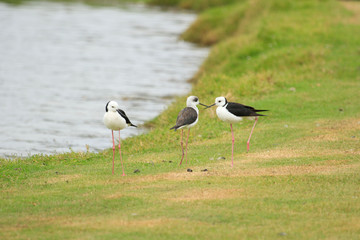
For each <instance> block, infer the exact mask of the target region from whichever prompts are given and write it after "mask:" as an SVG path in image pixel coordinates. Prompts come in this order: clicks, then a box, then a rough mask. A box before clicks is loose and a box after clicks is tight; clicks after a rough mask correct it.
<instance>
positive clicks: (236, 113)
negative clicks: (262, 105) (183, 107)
mask: <svg viewBox="0 0 360 240" xmlns="http://www.w3.org/2000/svg"><path fill="white" fill-rule="evenodd" d="M214 105H216V106H217V108H216V115H217V116H218V117H219V118H220V120H222V121H224V122H228V123H230V128H231V135H232V150H231V166H233V165H234V142H235V140H234V132H233V128H232V124H233V123H237V122H240V121H242V119H243V118H249V119H255V122H254V125H253V127H252V129H251V132H250V136H249V139H248V141H247V151H249V148H250V138H251V135H252V133H253V130H254V128H255V125H256V122H257V120H258V117H259V116H265V115H262V114H258V112H264V111H268V110H258V109H255V108H253V107H250V106H246V105H242V104H240V103H234V102H228V101H227V99H226V98H225V97H217V98H216V99H215V103H214V104H212V105H210V106H209V107H212V106H214ZM209 107H208V108H209Z"/></svg>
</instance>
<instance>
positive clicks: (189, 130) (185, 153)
mask: <svg viewBox="0 0 360 240" xmlns="http://www.w3.org/2000/svg"><path fill="white" fill-rule="evenodd" d="M189 135H190V128H189V131H188V135H187V138H186V145H185V151H186V152H185V155H186V157H185V158H186V164H187V145H188V140H189Z"/></svg>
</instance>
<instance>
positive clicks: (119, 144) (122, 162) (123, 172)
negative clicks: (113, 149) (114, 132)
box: [119, 131, 125, 176]
mask: <svg viewBox="0 0 360 240" xmlns="http://www.w3.org/2000/svg"><path fill="white" fill-rule="evenodd" d="M119 154H120V161H121V168H122V171H123V174H122V175H123V176H125V172H124V166H123V162H122V156H121V139H120V131H119Z"/></svg>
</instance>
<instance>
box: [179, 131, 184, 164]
mask: <svg viewBox="0 0 360 240" xmlns="http://www.w3.org/2000/svg"><path fill="white" fill-rule="evenodd" d="M183 133H184V131H183V129H181V140H180V144H181V151H182V156H181V161H180V164H179V165H181V163H182V161H183V159H184V145H183Z"/></svg>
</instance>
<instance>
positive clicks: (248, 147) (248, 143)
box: [247, 117, 258, 152]
mask: <svg viewBox="0 0 360 240" xmlns="http://www.w3.org/2000/svg"><path fill="white" fill-rule="evenodd" d="M257 120H258V117H255V122H254V126H253V127H252V129H251V132H250V136H249V139H248V141H247V151H248V152H249V149H250V138H251V135H252V133H253V131H254V128H255V125H256V122H257Z"/></svg>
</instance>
